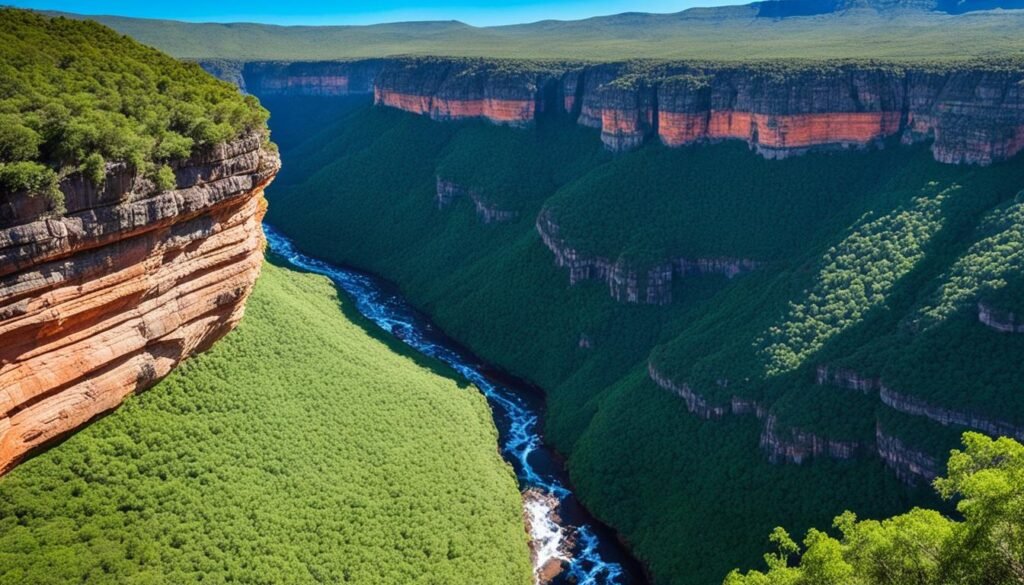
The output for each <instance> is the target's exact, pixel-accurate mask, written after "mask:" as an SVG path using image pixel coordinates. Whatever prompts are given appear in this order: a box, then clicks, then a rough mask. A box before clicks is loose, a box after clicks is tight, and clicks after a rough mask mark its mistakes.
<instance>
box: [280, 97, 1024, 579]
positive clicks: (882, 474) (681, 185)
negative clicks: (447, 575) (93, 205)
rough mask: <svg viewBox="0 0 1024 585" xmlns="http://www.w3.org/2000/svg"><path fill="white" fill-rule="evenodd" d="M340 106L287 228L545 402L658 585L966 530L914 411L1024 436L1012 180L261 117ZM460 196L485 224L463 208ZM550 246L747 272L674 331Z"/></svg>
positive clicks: (519, 132)
mask: <svg viewBox="0 0 1024 585" xmlns="http://www.w3.org/2000/svg"><path fill="white" fill-rule="evenodd" d="M327 102H330V103H331V104H332V105H331V106H330V107H333V108H342V110H344V111H339V110H338V109H335V110H334V111H333V114H332V115H333V116H334V117H335V118H336V121H335V122H333V123H332V124H330V125H327V126H326V127H322V128H321V127H319V124H318V123H316V122H311V123H310V125H309V126H308V127H309V128H310V132H309V135H308V136H307V137H306V138H305V140H297V141H296V142H293V143H290V144H289V146H288V148H287V149H285V150H284V153H283V154H284V160H285V161H286V166H288V167H289V168H288V169H287V170H286V171H285V172H284V173H283V175H282V177H281V179H280V181H279V182H278V183H277V184H276V185H275V186H274V188H273V189H272V190H271V192H270V194H269V195H270V199H271V203H272V205H271V210H270V215H269V220H270V221H271V222H272V223H274V224H275V225H277V226H279V227H280V228H282V229H283V230H284V231H285V232H286V233H289V234H293V235H294V237H295V238H296V240H297V242H298V243H299V245H300V246H302V248H303V249H304V250H305V251H307V252H308V253H312V254H315V255H318V256H321V257H324V258H326V259H329V260H330V261H333V262H336V263H344V264H350V265H354V266H357V267H360V268H363V269H367V270H370V271H373V272H376V273H378V274H381V275H383V276H385V277H387V278H388V279H390V280H392V281H394V282H396V283H398V284H399V285H400V286H401V288H402V291H403V292H404V293H405V294H406V295H407V296H408V297H409V298H410V299H412V300H413V301H414V302H415V303H416V304H417V305H418V306H419V307H420V308H422V309H423V310H424V311H426V312H428V313H429V314H430V315H431V316H432V317H433V318H434V319H435V320H436V322H437V323H438V324H439V325H440V326H441V327H443V328H444V329H445V331H446V332H448V333H449V334H451V335H453V336H454V337H455V338H457V339H458V340H460V341H461V342H463V343H465V344H467V345H468V346H469V347H471V348H473V350H474V351H475V352H477V353H478V354H479V355H481V357H483V358H484V359H487V360H489V361H491V362H493V363H496V364H499V365H501V366H502V367H505V368H507V369H509V370H510V371H511V372H513V373H515V374H517V375H520V376H523V377H525V378H528V379H530V380H532V381H534V382H536V383H538V384H539V385H540V386H542V387H543V388H544V389H545V390H546V391H547V393H548V404H549V408H550V410H549V413H548V417H547V420H546V429H547V437H548V439H549V440H551V441H553V442H554V444H555V445H556V447H557V448H558V449H559V450H560V451H561V452H563V453H565V454H566V455H567V456H568V465H569V468H570V470H571V472H572V478H573V481H574V483H575V484H576V487H577V490H578V493H579V494H580V496H581V497H582V499H583V501H584V503H585V504H586V505H587V506H588V507H589V508H590V509H591V510H592V511H593V512H594V513H595V514H596V515H598V516H599V517H600V518H601V519H603V520H604V521H606V522H608V523H609V524H611V525H612V526H614V527H615V528H616V529H618V530H619V531H620V532H621V533H622V535H623V537H624V538H625V539H626V541H627V542H629V544H630V546H631V547H632V549H633V550H634V552H635V553H636V554H637V555H638V556H639V557H640V558H641V560H643V561H644V562H646V563H647V564H648V566H649V567H650V568H651V570H652V572H653V573H654V575H655V578H656V580H657V582H659V583H661V582H665V583H679V584H690V583H718V582H720V581H721V579H722V578H723V576H724V575H725V574H726V573H728V571H729V570H730V569H731V568H732V567H735V566H737V565H739V564H741V563H740V562H739V561H737V559H747V561H746V565H747V566H749V565H752V564H753V563H754V562H755V560H756V559H757V558H758V555H759V554H760V552H761V551H762V550H763V546H764V535H765V534H768V533H769V532H770V531H771V530H772V529H773V528H774V527H775V526H778V525H780V524H783V523H784V524H786V525H787V526H791V527H793V528H794V529H795V530H800V531H803V530H806V529H807V528H809V527H812V526H821V525H827V523H828V522H830V521H831V519H832V518H834V517H835V516H837V515H838V514H840V513H841V512H843V510H847V509H848V510H852V511H853V512H855V513H856V514H857V515H858V517H861V518H882V517H887V516H892V515H895V514H899V513H902V512H904V511H906V510H907V509H909V508H910V507H912V506H914V505H923V506H927V507H931V508H936V509H939V510H942V511H943V512H945V513H952V512H953V510H952V507H951V505H950V504H949V503H948V502H943V501H941V500H940V499H939V498H936V497H935V495H934V493H932V491H931V490H930V488H929V487H928V483H929V482H928V477H929V474H932V473H941V471H942V470H941V462H942V461H944V460H945V458H946V457H947V455H948V453H949V450H950V449H952V448H954V447H956V446H957V444H958V442H959V436H960V434H961V433H962V432H963V431H964V430H967V427H965V426H962V425H963V424H965V423H961V422H957V421H958V420H961V419H955V420H951V421H947V424H948V426H945V425H944V424H942V423H940V422H937V421H936V420H935V419H933V418H929V417H928V416H925V415H923V414H921V413H920V411H915V410H913V408H914V407H912V405H914V404H922V403H923V404H927V405H936V406H937V407H941V408H944V409H947V411H948V412H951V413H970V414H971V416H974V417H975V419H974V420H997V421H1000V422H1002V423H1006V424H1009V425H1020V424H1021V421H1022V420H1024V418H1022V417H1024V405H1022V404H1021V402H1020V399H1019V398H1020V395H1019V392H1018V391H1017V389H1019V388H1020V387H1021V386H1022V384H1024V364H1022V363H1021V362H1020V360H1019V359H1017V358H1016V357H1014V356H1017V355H1020V352H1021V351H1022V350H1024V346H1022V345H1021V343H1022V337H1021V336H1020V335H1012V334H1007V333H1003V332H1000V331H998V330H996V329H994V328H992V327H990V326H987V325H986V324H985V323H983V322H981V321H980V320H979V308H978V307H979V303H981V304H982V305H984V304H985V303H990V304H994V305H998V306H999V307H1000V311H1010V310H1011V309H1012V308H1013V307H1014V306H1015V305H1014V303H1015V302H1016V301H1013V299H1018V298H1020V294H1021V288H1020V286H1021V282H1020V279H1019V274H1020V272H1021V269H1022V265H1021V261H1022V258H1024V256H1021V250H1022V249H1024V248H1022V246H1024V236H1022V232H1021V231H1020V230H1021V224H1020V222H1019V221H1018V220H1019V218H1018V213H1017V211H1018V207H1019V206H1020V201H1019V196H1018V193H1019V192H1020V191H1021V189H1022V188H1024V167H1022V166H1021V164H1020V159H1019V157H1018V158H1016V159H1013V160H1011V161H1009V162H1006V163H1001V164H996V165H992V166H990V167H987V168H979V167H969V166H955V165H946V164H941V163H938V162H936V161H934V160H933V159H932V157H931V153H930V152H929V151H928V149H927V147H925V146H916V147H905V146H899V145H897V144H886V148H884V149H868V150H866V151H852V152H820V153H811V154H807V155H805V156H801V157H794V158H790V159H787V160H781V161H771V160H764V159H763V158H761V157H759V156H758V155H757V154H756V153H753V152H750V151H748V150H747V149H746V148H745V147H744V146H743V145H741V144H735V143H724V144H713V145H700V146H693V147H686V148H676V149H670V148H666V147H664V146H661V145H656V144H649V145H646V146H644V147H642V148H640V149H638V150H637V151H635V152H631V153H627V154H621V155H612V154H609V153H607V152H605V151H603V149H602V148H601V143H600V141H599V139H598V136H597V135H596V132H595V131H593V130H590V129H587V128H582V127H580V126H578V125H576V124H574V123H573V122H572V121H571V120H568V119H563V118H560V117H559V116H550V117H545V118H541V119H539V120H538V121H537V123H536V124H535V125H534V126H532V127H528V128H526V129H510V128H502V127H497V126H493V125H489V124H486V123H482V122H472V121H467V122H444V123H438V122H432V121H430V120H428V119H425V118H423V117H419V116H413V115H409V114H405V113H402V112H396V111H393V110H389V109H386V108H379V107H371V106H369V105H367V104H365V103H360V102H359V100H357V99H351V100H350V101H349V102H347V103H348V106H344V107H343V106H341V105H340V102H338V101H331V100H322V101H318V98H274V99H268V100H267V101H266V105H267V106H268V107H269V108H270V110H271V111H272V112H275V113H279V114H276V115H280V116H281V118H280V119H282V120H284V119H288V120H290V122H289V123H290V124H297V123H299V122H297V121H296V120H295V116H298V118H299V119H301V118H303V115H302V114H303V113H304V115H305V116H306V117H307V118H308V119H309V120H310V121H315V120H319V118H318V117H317V116H316V115H315V114H312V115H311V114H310V113H311V112H315V111H316V109H317V107H318V106H317V104H318V103H327ZM346 108H347V110H346ZM346 112H347V113H346ZM271 124H272V125H273V124H274V118H272V119H271ZM289 161H291V163H292V164H291V165H290V166H289V165H288V164H287V163H288V162H289ZM395 169H402V172H400V173H397V172H395V171H394V170H395ZM442 180H443V181H442ZM442 184H443V185H448V184H455V185H458V186H460V187H461V188H462V191H461V193H464V194H465V193H468V194H469V196H462V197H459V196H455V197H454V198H452V199H451V200H450V202H446V201H448V199H447V198H448V197H449V193H453V192H455V191H451V190H450V188H449V187H445V190H442V189H441V188H440V187H439V185H442ZM442 196H443V198H442ZM481 209H483V210H487V209H492V210H493V209H499V210H508V211H510V212H514V214H513V215H512V217H513V218H514V219H510V220H505V221H498V222H489V223H488V222H487V221H486V218H487V215H486V214H484V211H481ZM538 218H547V219H548V220H550V221H551V222H553V223H554V224H557V228H558V229H557V234H558V238H560V243H557V245H561V246H564V247H565V248H567V249H572V250H575V253H576V254H577V256H576V257H585V258H607V259H609V261H610V262H613V263H614V262H621V263H624V265H626V266H629V267H635V268H636V271H637V273H639V274H646V272H645V271H646V270H647V269H648V268H649V267H651V266H655V265H657V264H658V263H659V262H661V261H663V260H664V259H665V258H679V259H682V260H680V262H682V261H683V260H686V259H690V261H691V262H693V264H692V265H693V266H697V265H698V264H697V263H696V262H697V261H698V260H699V259H701V258H711V259H715V258H726V259H737V260H747V261H749V262H750V263H749V266H753V267H754V268H753V269H749V270H746V271H745V272H740V273H739V274H736V275H733V276H732V277H731V278H729V277H726V276H725V275H723V274H720V273H707V274H701V273H699V272H696V271H694V272H692V273H688V274H687V275H684V276H683V277H682V278H675V279H673V280H672V284H671V287H672V296H671V299H672V300H671V302H670V303H668V304H665V305H660V306H659V305H647V304H643V303H638V304H632V303H626V302H617V301H616V300H615V299H614V298H613V297H612V296H610V295H609V282H608V281H605V280H602V279H601V278H597V279H586V278H584V279H581V280H579V281H578V282H577V283H576V284H574V285H570V269H569V268H568V267H559V266H557V265H556V255H555V253H553V251H552V249H551V244H550V243H547V242H545V241H544V240H542V237H543V235H542V233H541V232H540V231H539V226H540V224H539V223H538ZM837 371H842V372H853V373H854V374H855V375H853V374H851V375H850V377H849V378H842V377H840V376H837V375H835V374H833V373H832V372H837ZM652 372H653V373H652ZM655 374H657V375H658V376H657V377H656V376H655ZM861 378H863V380H864V382H863V383H862V384H861V385H862V386H863V390H860V389H859V388H860V387H857V388H853V387H847V386H844V384H852V382H845V381H844V380H857V379H861ZM666 379H667V380H669V382H665V380H666ZM670 383H671V384H675V386H674V387H668V386H669V384H670ZM879 384H881V385H884V386H885V388H887V390H886V393H885V396H884V397H883V396H881V395H880V391H879ZM683 387H685V388H687V389H688V390H687V392H689V393H691V394H695V395H696V398H693V401H692V402H688V401H687V400H685V399H684V397H683V396H681V395H680V394H684V393H685V392H683V391H681V390H680V388H683ZM893 396H895V397H896V398H893ZM908 397H909V398H908ZM901 401H902V402H901ZM914 401H917V402H914ZM736 404H738V405H740V406H734V405H736ZM744 405H751V406H746V407H744ZM908 405H909V406H908ZM704 408H706V409H707V410H708V411H714V409H719V412H724V413H730V412H733V411H735V412H737V414H735V415H733V414H724V415H722V416H715V415H707V414H702V412H704V410H702V409H704ZM744 408H745V409H746V410H745V411H744ZM913 412H916V414H912V413H913ZM929 412H930V411H929ZM935 416H938V415H935ZM943 416H945V415H943ZM708 419H710V420H708ZM815 442H816V443H815ZM814 444H818V445H825V447H824V448H822V449H823V450H821V451H813V450H812V445H814ZM797 461H799V462H800V463H799V464H797V463H796V462H797ZM910 461H913V462H914V463H913V465H914V466H916V467H914V469H917V470H918V472H920V473H923V474H925V475H915V473H917V472H913V471H909V470H910V469H911V468H910V467H909V466H910V465H911V463H908V462H910ZM921 465H924V466H925V467H921ZM901 466H903V467H901Z"/></svg>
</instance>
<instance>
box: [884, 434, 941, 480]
mask: <svg viewBox="0 0 1024 585" xmlns="http://www.w3.org/2000/svg"><path fill="white" fill-rule="evenodd" d="M875 445H876V450H877V453H878V457H879V458H880V459H881V460H882V461H883V462H884V463H885V464H886V466H888V467H889V468H890V469H892V470H893V472H894V473H895V474H896V477H898V478H899V479H900V481H902V482H903V483H906V484H910V485H915V484H918V483H922V482H923V483H931V482H932V480H934V479H935V478H936V477H938V476H939V472H940V471H941V469H942V467H941V464H940V463H939V461H938V460H937V459H935V458H934V457H932V456H931V455H928V454H926V453H923V452H921V451H918V450H916V449H913V448H911V447H909V446H908V445H907V444H906V443H904V442H903V441H901V440H900V439H899V438H897V437H895V436H893V435H889V434H888V433H886V432H885V430H884V429H883V428H882V425H881V424H877V425H876V426H875Z"/></svg>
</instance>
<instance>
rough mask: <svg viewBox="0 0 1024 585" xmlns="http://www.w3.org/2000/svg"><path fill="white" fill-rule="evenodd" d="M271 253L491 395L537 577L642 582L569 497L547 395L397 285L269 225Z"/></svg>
mask: <svg viewBox="0 0 1024 585" xmlns="http://www.w3.org/2000/svg"><path fill="white" fill-rule="evenodd" d="M264 231H265V233H266V235H267V242H268V243H269V246H270V250H271V251H272V252H273V253H274V254H276V255H277V256H279V257H281V258H283V259H284V260H286V261H287V262H288V263H289V264H291V265H292V266H294V267H296V268H299V269H301V270H306V271H309V272H314V273H317V274H322V275H324V276H327V277H328V278H330V279H331V280H332V281H334V283H335V284H336V285H337V286H338V288H339V289H341V291H342V292H343V293H345V294H346V295H347V296H348V297H349V298H350V299H351V300H352V301H353V302H354V303H355V307H356V309H357V310H358V311H359V313H361V314H362V315H363V316H365V317H366V318H368V319H369V320H370V321H372V322H373V323H375V324H376V325H377V326H378V327H380V328H381V329H383V330H384V331H386V332H388V333H390V334H392V335H393V336H395V337H396V338H397V339H400V340H401V341H402V342H404V343H405V344H406V345H409V346H410V347H412V348H414V349H415V350H417V351H418V352H420V353H422V354H423V355H426V356H429V357H431V358H434V359H437V360H440V361H442V362H444V363H446V364H448V365H449V366H450V367H452V368H453V369H455V370H456V371H457V372H459V373H460V374H461V375H462V376H464V377H465V378H466V379H467V380H469V381H470V382H472V383H473V384H474V385H475V386H476V387H477V388H479V389H480V392H482V393H483V394H484V396H486V397H487V400H488V402H489V403H490V405H491V412H492V414H493V416H494V423H495V425H496V426H497V428H498V434H499V441H500V443H501V453H502V456H503V457H504V458H505V459H506V461H508V462H509V463H510V464H511V465H512V467H513V469H515V472H516V476H517V477H518V478H519V487H520V490H521V491H522V492H523V494H524V498H523V501H524V509H525V515H526V517H527V518H528V519H529V523H528V524H529V526H530V532H531V537H532V540H533V549H534V555H533V556H534V575H535V577H537V578H539V577H540V575H541V574H542V573H543V572H545V571H546V570H550V569H551V568H552V567H554V566H558V565H561V566H563V567H564V570H563V571H562V572H561V574H559V575H558V576H557V577H555V578H554V579H553V580H551V581H550V582H551V583H552V584H553V585H562V584H576V585H643V584H645V583H646V579H645V578H644V576H643V572H642V571H641V569H640V567H639V565H638V563H636V561H635V560H633V559H632V557H630V556H629V554H628V553H627V552H626V550H625V549H624V547H622V545H621V544H620V543H619V542H618V540H617V539H616V537H615V534H614V533H612V532H611V531H610V530H608V529H607V528H605V527H604V526H602V525H600V524H599V523H598V522H596V521H595V520H594V519H593V518H592V517H591V516H590V515H589V514H588V513H587V511H586V510H585V509H584V508H583V507H582V506H581V505H580V503H579V502H578V501H577V500H576V498H575V496H574V495H573V493H572V489H571V486H570V484H569V482H568V476H567V473H566V471H565V468H564V467H563V465H562V462H561V460H560V459H559V457H558V456H557V454H556V453H555V452H554V451H553V450H551V449H550V448H548V447H546V446H545V445H544V439H543V436H542V435H541V429H542V427H543V425H542V421H543V418H542V417H543V413H544V401H543V397H542V396H541V395H540V394H539V393H538V392H537V391H536V390H535V389H533V388H530V387H528V386H527V385H526V384H524V383H522V382H519V381H517V380H514V379H512V378H511V377H509V376H504V375H502V374H501V373H500V372H498V371H496V370H495V369H494V368H489V367H487V366H486V365H484V364H482V363H480V361H479V360H478V359H476V358H475V357H473V355H472V354H471V353H470V352H468V351H466V350H465V349H463V348H462V347H460V346H459V345H458V344H457V343H455V342H454V341H453V340H451V339H450V338H448V337H446V336H445V335H444V334H443V333H442V332H441V331H439V330H438V329H437V328H436V327H434V326H433V325H432V324H431V323H430V320H429V319H427V318H426V316H424V315H422V314H421V313H419V312H417V311H415V310H414V309H413V308H412V307H411V306H410V305H409V303H407V302H406V301H405V300H404V299H403V298H402V297H401V295H400V294H399V293H398V291H397V290H396V289H395V287H393V286H391V285H389V284H388V283H386V282H384V281H382V280H380V279H378V278H375V277H373V276H371V275H368V274H365V273H362V272H359V271H356V270H352V269H348V268H344V267H340V266H334V265H332V264H329V263H327V262H324V261H322V260H318V259H316V258H312V257H310V256H306V255H304V254H302V253H301V252H299V251H298V249H297V248H296V247H295V245H294V244H293V243H292V241H291V240H290V239H288V238H287V237H286V236H285V235H284V234H282V233H281V232H279V231H277V230H276V229H274V228H273V227H272V226H269V225H266V224H265V225H264Z"/></svg>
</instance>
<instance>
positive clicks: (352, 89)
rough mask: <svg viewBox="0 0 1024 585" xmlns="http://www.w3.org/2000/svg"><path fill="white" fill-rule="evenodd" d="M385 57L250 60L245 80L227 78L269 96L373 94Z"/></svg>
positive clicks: (243, 69) (246, 89) (244, 70)
mask: <svg viewBox="0 0 1024 585" xmlns="http://www.w3.org/2000/svg"><path fill="white" fill-rule="evenodd" d="M383 67H384V60H382V59H368V60H363V61H339V62H321V63H246V64H245V66H244V67H243V68H242V72H241V80H237V79H227V81H232V82H234V83H236V84H238V85H239V86H240V87H241V88H242V89H244V90H245V91H248V92H249V93H252V94H254V95H258V96H261V97H266V96H322V97H338V96H347V95H373V83H374V80H375V79H376V78H377V76H378V75H379V74H380V71H381V69H382V68H383Z"/></svg>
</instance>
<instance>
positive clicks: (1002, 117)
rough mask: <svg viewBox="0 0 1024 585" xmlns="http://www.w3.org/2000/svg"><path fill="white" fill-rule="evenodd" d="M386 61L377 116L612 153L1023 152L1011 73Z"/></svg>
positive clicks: (1018, 95)
mask: <svg viewBox="0 0 1024 585" xmlns="http://www.w3.org/2000/svg"><path fill="white" fill-rule="evenodd" d="M504 65H505V66H502V65H495V64H492V65H487V64H484V63H481V62H476V61H460V60H450V61H438V60H432V61H426V60H421V61H412V62H410V61H390V62H388V63H387V64H386V65H385V66H384V67H383V69H382V71H381V75H380V77H379V78H378V80H377V84H376V100H377V103H379V104H383V105H387V106H392V107H396V108H399V109H403V110H407V111H411V112H415V113H420V114H426V115H430V116H431V117H433V118H435V119H456V118H467V117H482V118H487V119H490V120H492V121H495V122H499V123H510V124H516V125H522V124H527V123H529V122H531V121H533V120H534V119H535V118H536V116H538V115H539V114H541V113H542V112H545V111H548V110H555V111H558V112H562V113H567V114H568V115H570V116H572V117H574V118H575V119H576V120H577V122H578V123H579V124H581V125H584V126H588V127H592V128H598V129H600V130H601V139H602V141H603V142H604V143H605V145H606V146H607V147H608V148H609V149H611V150H615V151H623V150H628V149H631V148H635V147H637V146H639V145H640V144H641V143H643V142H644V141H645V140H648V139H657V140H660V141H661V142H662V143H664V144H666V145H669V146H682V145H686V144H693V143H697V142H707V141H718V140H742V141H745V142H747V143H748V144H749V145H750V146H751V148H753V149H754V150H756V151H757V152H759V153H760V154H762V155H763V156H766V157H770V158H783V157H786V156H791V155H794V154H801V153H804V152H808V151H810V150H819V149H827V148H863V147H867V146H871V145H874V144H880V143H881V142H882V141H883V140H886V139H888V138H899V139H901V140H902V142H904V143H908V144H909V143H915V142H922V141H927V142H930V143H931V144H932V152H933V153H934V155H935V158H936V159H937V160H940V161H943V162H947V163H969V164H982V165H985V164H990V163H992V162H996V161H999V160H1005V159H1007V158H1010V157H1012V156H1014V155H1015V154H1017V153H1018V152H1020V151H1021V150H1022V149H1024V90H1022V87H1024V86H1022V85H1021V81H1022V80H1024V69H1022V68H1017V67H1014V66H1012V65H1005V64H1000V63H974V64H971V65H964V66H962V67H959V68H955V67H949V68H941V67H940V68H930V67H924V66H922V67H918V68H913V67H904V66H895V65H889V66H881V65H872V64H863V65H862V64H848V65H838V66H825V65H821V66H819V65H812V64H808V65H778V66H771V65H751V66H743V65H735V66H732V65H720V66H716V65H699V66H698V65H690V64H682V63H680V64H667V65H666V64H642V63H641V64H637V63H619V64H601V65H587V66H573V65H562V66H559V67H554V66H545V67H537V66H531V65H529V64H522V65H521V66H519V67H518V68H516V67H507V65H508V64H504Z"/></svg>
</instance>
